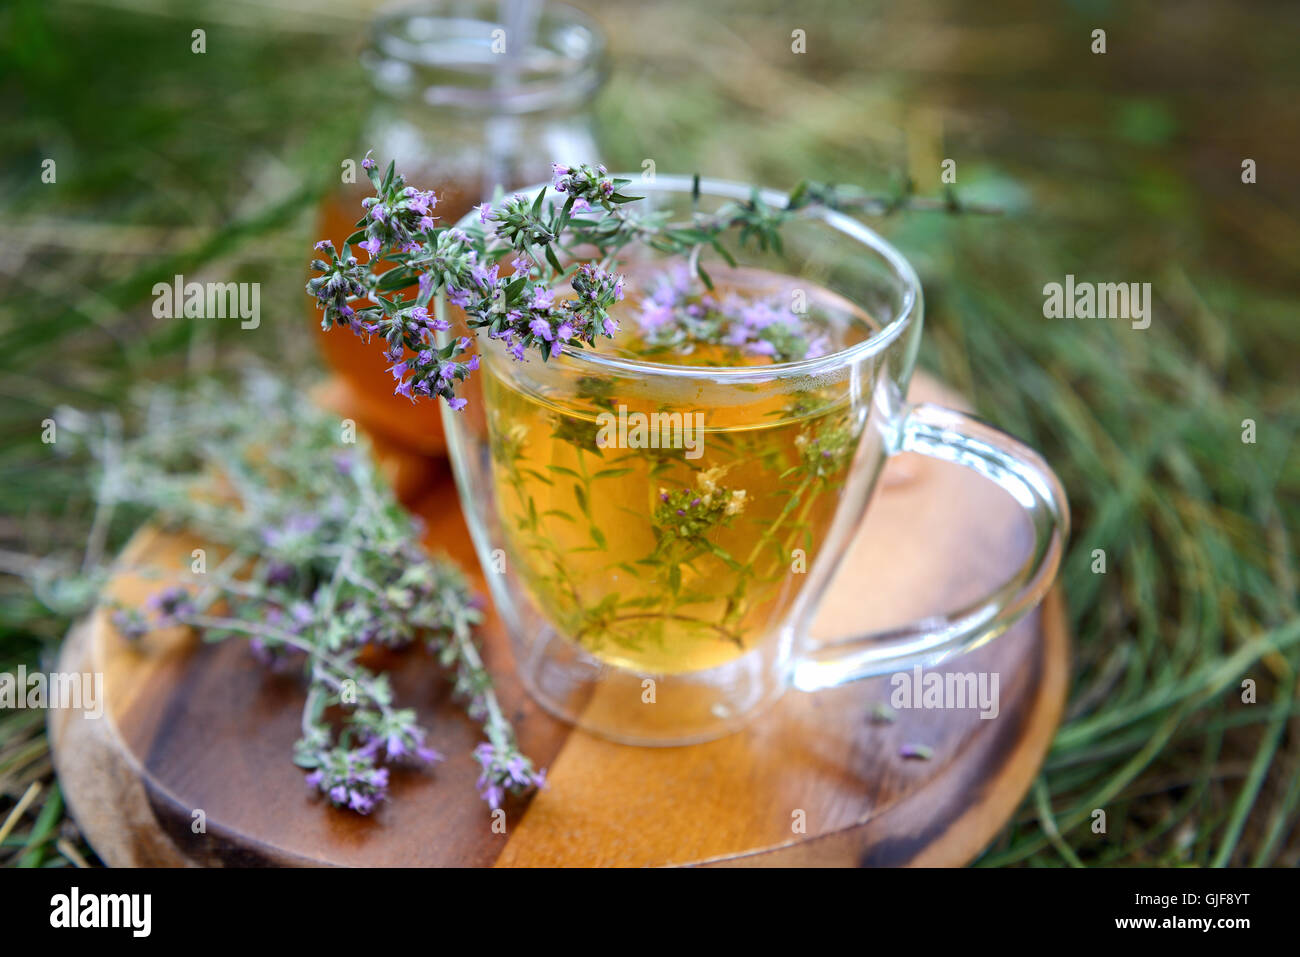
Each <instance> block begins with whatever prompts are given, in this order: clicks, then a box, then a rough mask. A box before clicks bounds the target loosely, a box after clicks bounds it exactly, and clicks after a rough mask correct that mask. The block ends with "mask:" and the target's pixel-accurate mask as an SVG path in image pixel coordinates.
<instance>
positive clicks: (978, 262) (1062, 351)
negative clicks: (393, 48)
mask: <svg viewBox="0 0 1300 957" xmlns="http://www.w3.org/2000/svg"><path fill="white" fill-rule="evenodd" d="M138 6H140V7H141V8H142V9H143V8H151V9H154V8H152V7H151V5H150V4H149V3H147V2H145V0H141V2H140V3H139V4H138ZM1128 7H1129V5H1120V4H1115V3H1094V2H1075V3H1068V4H1067V3H1061V4H1043V3H1030V2H1028V0H1024V2H1018V3H1011V4H1008V5H1004V12H1003V13H1001V14H999V15H998V16H994V15H993V14H990V13H986V12H984V11H983V9H982V8H978V7H972V6H970V5H968V4H960V3H957V2H956V0H947V2H924V3H918V4H908V5H907V6H906V10H907V13H906V15H903V14H901V13H898V12H890V10H891V9H892V10H895V11H896V9H897V8H889V7H886V6H885V5H876V4H865V5H863V4H860V3H847V2H843V3H837V4H833V5H830V6H829V7H826V8H819V9H818V10H817V11H813V10H809V11H808V12H803V11H800V12H798V13H796V14H788V13H782V12H781V10H782V9H783V8H782V6H781V5H779V4H776V3H758V4H755V3H744V4H742V3H739V2H735V3H731V4H720V5H717V6H714V7H710V8H707V9H705V8H704V5H697V4H686V3H676V2H674V3H667V4H663V5H661V6H652V7H648V6H644V5H641V4H635V3H631V2H625V3H618V4H614V5H609V4H601V5H600V6H599V7H598V8H594V9H595V12H596V15H597V16H598V17H599V18H600V19H601V20H602V22H603V23H604V24H605V26H606V27H607V28H608V29H609V30H610V32H611V34H612V49H613V52H614V55H615V57H616V61H615V72H614V75H613V77H612V80H611V82H610V84H609V86H608V88H607V89H606V91H605V94H604V95H603V96H602V98H601V100H600V102H599V104H598V108H597V118H598V120H599V128H600V134H601V141H602V144H603V146H604V148H605V151H606V156H607V157H608V161H609V164H610V165H611V166H612V167H621V168H630V169H634V170H635V169H640V168H641V165H642V160H643V159H645V158H652V159H654V161H655V163H656V166H657V168H658V170H659V171H661V172H670V171H671V172H675V171H684V172H690V171H695V170H699V171H701V172H705V173H708V174H710V175H716V176H731V177H735V178H748V179H753V180H756V181H762V182H764V183H767V184H771V185H778V186H779V185H784V184H789V183H793V182H794V181H795V180H797V179H798V178H800V177H804V176H808V177H812V178H816V179H821V180H838V181H842V182H851V183H855V184H858V185H863V186H867V187H872V188H883V187H886V186H887V185H888V183H889V182H890V179H891V176H897V175H899V174H906V175H910V176H911V177H913V178H914V179H915V180H916V182H917V184H918V188H920V189H921V190H922V191H933V190H936V189H937V188H938V186H939V183H938V173H939V170H938V163H939V161H940V160H941V159H943V158H944V157H952V158H954V159H956V160H957V169H958V182H957V188H958V190H959V192H960V193H961V195H962V196H963V197H964V198H966V199H970V200H979V201H989V202H994V203H998V204H1000V205H1002V206H1003V207H1004V208H1006V210H1007V214H1006V215H1005V216H1003V217H998V218H996V219H980V218H975V217H968V218H962V217H958V218H950V217H944V216H941V215H913V216H910V217H907V218H903V219H896V220H890V221H889V222H887V223H885V224H883V225H882V226H881V228H882V230H883V231H884V232H886V234H887V235H889V236H890V238H891V239H892V240H893V241H894V242H895V243H897V244H898V245H899V246H900V247H901V248H902V249H903V250H904V251H905V252H906V253H907V254H908V255H909V256H910V257H911V258H913V260H914V261H915V262H916V264H917V267H918V269H919V271H920V272H921V275H922V281H923V284H924V286H925V291H926V298H927V330H926V338H925V344H924V346H923V348H922V353H921V362H922V364H923V365H925V366H926V367H928V368H929V369H931V370H932V371H935V372H937V373H938V374H939V375H941V376H942V377H943V378H945V379H946V380H947V381H949V382H950V383H952V384H953V385H954V386H956V387H958V388H959V389H961V390H963V391H964V392H965V393H966V394H967V395H968V396H969V397H970V399H971V401H972V402H973V403H974V405H975V406H976V408H977V410H978V411H979V413H980V414H981V415H983V416H984V417H985V418H987V419H989V420H990V421H992V422H994V423H996V424H998V425H1000V426H1002V427H1004V428H1006V429H1008V430H1010V431H1012V432H1014V433H1016V434H1017V435H1019V436H1021V437H1022V438H1024V439H1025V440H1026V441H1028V442H1029V443H1031V444H1032V445H1034V446H1035V447H1037V448H1039V449H1041V450H1042V451H1043V453H1044V454H1045V456H1046V457H1047V458H1048V460H1049V461H1050V462H1051V463H1052V464H1053V466H1054V467H1055V468H1056V469H1057V471H1058V472H1059V474H1060V475H1061V478H1062V479H1063V481H1064V483H1065V485H1066V488H1067V490H1068V492H1069V495H1070V499H1071V503H1072V506H1073V511H1074V525H1075V533H1074V538H1073V541H1072V544H1071V549H1070V553H1069V555H1068V558H1067V560H1066V563H1065V567H1064V570H1063V573H1062V583H1063V587H1064V590H1065V594H1066V598H1067V603H1068V608H1069V620H1070V626H1071V630H1072V633H1073V635H1074V647H1073V654H1074V660H1073V673H1072V688H1071V694H1070V701H1069V705H1068V712H1067V716H1066V720H1065V722H1064V724H1063V726H1062V728H1061V730H1060V732H1059V733H1058V735H1057V738H1056V741H1055V743H1054V745H1053V748H1052V750H1051V752H1050V754H1049V755H1048V758H1047V761H1046V763H1045V765H1044V767H1043V770H1042V773H1041V775H1040V777H1039V779H1038V780H1037V782H1036V783H1035V786H1034V787H1033V788H1032V789H1031V792H1030V794H1029V795H1027V797H1026V799H1025V801H1024V804H1023V806H1022V807H1021V809H1020V810H1019V812H1018V813H1017V814H1016V815H1015V817H1014V818H1013V820H1012V822H1011V823H1010V824H1009V825H1008V826H1007V828H1006V829H1005V830H1004V832H1003V833H1002V834H1001V835H1000V836H999V837H998V838H997V839H996V840H995V841H994V843H993V844H992V846H991V847H990V848H989V849H988V851H987V852H986V853H985V854H984V855H983V856H982V857H981V859H980V860H979V862H978V863H979V864H980V865H982V866H996V865H1013V864H1014V865H1022V866H1075V865H1079V864H1083V865H1115V864H1121V865H1164V866H1181V865H1201V866H1216V865H1224V864H1231V865H1261V864H1263V865H1278V864H1284V865H1295V864H1296V863H1297V862H1300V834H1297V833H1296V828H1295V822H1296V820H1297V818H1298V817H1300V718H1298V717H1297V716H1298V714H1300V699H1298V698H1297V675H1298V674H1300V672H1298V668H1297V666H1298V665H1300V610H1298V608H1297V597H1296V560H1295V554H1296V534H1297V529H1300V457H1297V456H1296V455H1295V453H1294V449H1295V440H1296V436H1297V430H1298V429H1300V390H1298V389H1297V368H1300V329H1298V327H1297V323H1296V308H1297V304H1296V299H1295V294H1294V278H1293V277H1294V275H1295V274H1296V271H1297V267H1300V263H1298V262H1297V257H1298V256H1300V217H1297V211H1296V208H1295V205H1294V202H1293V200H1294V194H1295V191H1294V186H1293V183H1291V181H1290V177H1292V175H1293V171H1294V170H1295V169H1296V168H1297V165H1298V164H1297V161H1298V160H1300V155H1297V154H1298V153H1300V144H1298V142H1297V140H1296V138H1295V137H1294V136H1293V135H1291V136H1288V135H1285V134H1286V131H1285V129H1284V127H1283V126H1281V125H1280V122H1281V120H1280V118H1281V117H1282V116H1283V115H1285V114H1286V108H1285V104H1288V103H1292V102H1294V101H1295V98H1296V96H1297V93H1298V92H1300V91H1298V90H1297V86H1300V70H1298V69H1297V65H1296V63H1295V61H1294V52H1293V44H1291V42H1290V38H1292V37H1294V36H1295V35H1296V28H1297V26H1300V24H1297V23H1296V20H1297V13H1296V12H1295V10H1294V9H1293V8H1291V7H1288V6H1287V5H1284V4H1282V3H1264V4H1256V5H1251V7H1250V8H1248V9H1244V8H1241V7H1239V6H1237V5H1228V4H1222V5H1218V7H1217V9H1216V8H1197V9H1196V10H1195V11H1186V12H1185V13H1183V14H1180V16H1179V17H1177V18H1170V17H1162V16H1161V15H1160V12H1159V10H1158V9H1156V8H1150V7H1146V6H1143V7H1141V8H1135V9H1132V10H1130V9H1129V8H1128ZM213 9H215V8H214V7H213V6H212V5H199V6H197V7H195V8H194V10H195V11H197V12H191V11H190V10H189V8H188V7H187V6H186V5H168V6H164V5H162V4H157V6H156V10H155V12H153V13H125V12H121V10H119V9H116V8H114V7H112V6H109V5H107V4H104V5H100V4H96V3H89V2H82V3H66V2H63V3H58V2H56V3H38V2H33V0H19V2H17V3H15V4H10V5H9V6H8V7H7V8H6V9H5V10H4V11H3V12H0V93H2V94H3V95H2V96H0V104H3V105H0V122H3V124H4V128H5V130H6V133H5V137H4V138H3V145H2V146H0V149H3V151H4V154H3V164H2V165H0V195H3V196H4V197H5V204H6V216H5V219H4V226H3V229H4V230H5V247H6V252H7V253H8V255H7V257H6V260H7V261H6V263H5V268H4V269H3V271H0V288H3V291H4V295H3V296H0V356H3V359H0V397H3V399H4V400H5V401H3V402H0V516H2V518H0V549H3V552H0V570H6V569H8V570H13V569H16V568H17V567H18V566H19V565H20V564H21V562H22V561H23V559H21V558H20V557H19V556H20V555H28V556H31V555H35V556H63V555H74V556H76V555H79V554H80V551H81V550H82V549H84V547H85V542H86V536H87V533H88V530H89V528H90V526H91V523H92V515H93V507H92V504H91V499H90V496H89V494H88V493H89V490H88V489H87V487H86V482H85V475H84V474H83V472H82V470H81V469H80V467H79V466H80V463H78V462H77V461H74V460H71V459H65V458H61V457H59V456H58V455H57V454H55V452H56V450H57V446H55V447H53V448H51V447H49V446H44V445H42V444H41V442H40V438H39V435H40V422H41V420H42V419H43V418H45V417H46V416H47V415H49V413H50V410H52V409H53V408H54V407H56V406H58V405H60V404H64V403H68V404H74V405H77V406H79V407H83V408H95V407H116V406H117V405H119V404H120V403H121V400H122V397H123V396H124V395H125V394H126V392H127V391H128V390H129V389H131V388H133V387H136V386H138V385H141V384H144V383H148V382H153V381H168V382H175V381H178V380H179V381H184V380H185V379H186V378H193V377H195V376H199V375H206V374H209V373H211V372H214V371H220V370H222V369H229V368H235V367H238V366H239V365H240V364H241V363H243V362H244V361H245V360H246V358H247V357H248V356H250V355H260V356H263V357H269V358H271V360H272V361H275V362H278V363H281V364H282V365H283V366H284V367H285V368H286V369H299V368H302V367H304V366H309V365H310V364H311V363H312V362H314V361H315V360H314V356H313V355H312V351H311V347H310V343H309V341H308V340H307V339H306V337H305V336H304V335H303V334H302V333H303V330H304V328H305V319H304V309H305V307H304V305H303V299H304V297H303V295H302V291H301V283H302V279H303V258H304V250H305V248H306V245H307V242H308V241H309V239H310V238H311V237H310V228H311V227H310V221H311V216H310V212H309V211H310V208H311V206H312V203H313V201H314V200H313V197H314V196H315V195H316V194H317V193H318V191H319V190H320V189H322V188H324V186H325V184H326V182H327V178H328V177H329V176H331V175H333V171H334V170H335V169H336V168H337V157H340V156H344V155H349V154H350V153H351V152H354V150H353V149H352V144H351V140H350V137H351V135H352V133H353V131H354V129H355V127H356V124H357V119H358V115H359V113H358V111H359V110H360V108H361V91H362V90H363V83H364V81H363V79H362V77H361V74H360V71H359V69H358V68H357V67H356V66H355V60H354V57H353V54H352V52H351V51H352V40H351V38H350V33H352V32H354V31H351V30H344V29H341V28H340V25H341V24H345V23H346V22H347V21H346V16H347V14H346V13H344V14H342V15H340V16H333V17H331V18H329V19H327V20H326V21H325V22H324V23H323V24H322V25H321V26H320V29H319V30H314V29H313V28H312V25H311V24H306V25H304V24H294V23H291V22H290V23H287V22H286V20H285V18H280V17H276V16H275V15H274V11H271V12H270V13H257V12H256V11H255V9H254V8H253V7H252V6H251V5H250V6H248V7H237V8H232V9H235V10H237V11H238V12H237V13H235V14H227V15H226V18H225V20H224V21H222V22H214V23H213V24H212V25H211V27H210V29H209V35H208V50H209V52H208V53H207V54H205V55H202V56H196V55H194V54H191V53H190V52H189V31H190V30H191V29H192V28H193V26H194V25H195V24H197V23H204V22H207V21H206V20H205V19H204V17H210V16H212V12H211V11H212V10H213ZM330 9H332V10H336V11H337V10H341V9H343V8H341V7H339V6H332V7H330ZM239 16H247V17H248V18H249V22H248V24H247V25H244V26H240V25H238V23H237V22H227V21H230V20H232V19H237V17H239ZM666 24H673V26H672V27H671V29H670V28H668V27H667V26H665V25H666ZM259 25H260V26H259ZM1098 25H1100V26H1103V27H1104V28H1106V29H1107V31H1108V41H1109V48H1108V52H1107V53H1106V54H1105V55H1104V56H1094V55H1092V54H1090V53H1088V51H1087V45H1088V40H1087V38H1088V36H1089V33H1090V31H1091V29H1093V28H1094V26H1098ZM795 28H801V29H805V30H806V31H807V35H808V52H807V53H806V54H803V55H795V54H792V53H790V48H789V43H790V32H791V30H793V29H795ZM683 38H690V45H689V46H687V45H684V44H685V41H684V40H683ZM46 157H55V158H56V159H57V161H58V177H59V178H58V182H57V184H54V185H49V184H42V183H41V182H40V180H39V170H40V163H41V160H42V159H43V158H46ZM1244 157H1251V158H1254V159H1255V160H1256V161H1257V163H1258V167H1259V182H1258V183H1256V184H1253V185H1246V184H1243V183H1241V181H1240V164H1241V160H1242V159H1243V158H1244ZM175 272H183V273H185V274H186V275H187V276H188V275H191V274H193V275H196V276H198V275H203V274H210V275H211V276H213V277H217V278H227V277H228V276H232V275H237V276H238V277H240V278H247V279H252V280H254V281H259V282H261V283H262V284H263V291H262V297H263V298H262V302H263V313H264V319H263V324H262V327H261V328H260V329H259V330H256V331H255V332H254V331H241V330H239V329H238V326H237V324H224V325H223V324H221V323H220V322H217V323H214V324H204V323H202V322H184V321H166V320H155V319H153V317H152V316H151V315H150V312H149V291H150V288H151V287H152V284H153V282H155V281H158V279H159V278H163V279H165V278H167V277H169V276H171V275H172V274H174V273H175ZM1066 273H1073V274H1074V275H1075V276H1077V277H1078V278H1080V279H1081V280H1083V279H1091V280H1094V281H1120V280H1124V281H1140V282H1150V283H1151V284H1152V288H1153V296H1154V301H1155V305H1154V318H1153V322H1152V325H1151V327H1150V328H1149V329H1147V330H1144V331H1137V330H1132V329H1130V328H1128V326H1127V325H1126V324H1123V323H1119V322H1113V321H1102V320H1048V319H1045V318H1043V315H1042V302H1043V297H1042V287H1043V284H1044V283H1046V282H1052V281H1056V282H1059V281H1062V279H1063V278H1064V276H1065V274H1066ZM1245 419H1252V420H1254V422H1255V428H1256V441H1255V442H1254V443H1253V444H1246V443H1244V442H1243V441H1242V432H1243V425H1242V423H1243V420H1245ZM128 531H129V529H126V528H113V529H111V530H110V533H111V534H110V535H109V544H110V546H111V545H112V544H113V543H115V542H117V541H120V539H121V537H122V536H123V535H124V534H126V533H127V532H128ZM1094 549H1103V550H1104V551H1105V554H1106V572H1105V573H1104V574H1096V573H1094V572H1093V571H1092V566H1093V561H1094V560H1093V550H1094ZM0 595H2V596H3V602H0V670H13V668H15V667H16V666H17V664H18V663H19V662H26V663H28V664H29V666H30V665H33V664H35V663H37V662H39V661H41V660H46V661H47V662H48V660H49V658H50V656H51V655H52V654H53V652H54V650H55V648H56V647H57V643H58V641H59V640H60V639H61V637H62V635H63V634H64V632H65V630H66V628H67V626H68V621H67V619H65V618H61V617H59V616H58V615H55V614H53V613H51V612H49V611H48V610H46V609H45V608H44V607H43V606H42V605H40V604H38V603H37V602H36V601H35V600H34V599H33V598H32V597H31V596H30V594H29V593H28V592H27V591H26V589H25V588H24V587H23V586H22V585H21V583H19V582H18V580H17V579H14V578H10V577H0ZM1243 679H1251V680H1253V681H1254V682H1255V685H1256V693H1257V701H1256V703H1254V704H1246V703H1243V701H1242V688H1241V683H1242V680H1243ZM34 782H41V783H42V788H41V791H40V793H39V794H38V796H37V797H36V799H35V800H34V801H33V802H32V803H31V804H30V806H29V807H27V809H26V811H25V813H24V814H22V815H21V817H20V818H19V819H16V821H15V824H14V827H13V829H12V831H11V833H10V835H9V837H8V838H6V839H5V841H4V842H3V844H0V861H4V862H6V863H8V864H14V865H26V866H51V865H58V864H67V863H69V857H68V855H67V853H66V852H65V850H61V849H60V845H59V843H58V842H59V841H60V840H62V842H63V844H62V846H63V847H64V848H67V849H71V850H72V851H74V852H75V850H76V848H77V847H78V846H79V845H77V844H76V837H75V830H73V829H72V826H71V824H70V822H66V821H61V820H60V818H61V816H62V814H63V808H62V801H61V799H60V798H59V796H58V791H57V786H56V785H54V783H53V780H52V777H51V773H50V765H49V757H48V752H47V750H46V748H45V744H44V739H43V728H42V726H41V724H40V722H39V721H38V720H35V719H33V718H32V716H31V714H30V713H25V712H15V713H13V714H5V715H2V716H0V823H3V821H4V819H5V818H6V817H7V816H8V815H9V813H10V809H11V808H12V807H13V806H14V805H15V803H16V802H17V801H18V800H20V799H21V798H22V796H23V794H24V793H26V791H27V790H28V788H29V787H30V786H31V785H32V784H33V783H34ZM1096 809H1102V810H1104V811H1105V812H1106V819H1107V829H1106V833H1104V834H1099V833H1094V831H1093V829H1092V822H1093V812H1094V810H1096ZM81 853H89V852H88V851H87V850H86V849H85V848H84V846H82V847H81Z"/></svg>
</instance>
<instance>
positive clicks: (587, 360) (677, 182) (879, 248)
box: [457, 173, 922, 382]
mask: <svg viewBox="0 0 1300 957" xmlns="http://www.w3.org/2000/svg"><path fill="white" fill-rule="evenodd" d="M610 175H611V176H613V177H614V178H616V179H629V180H632V181H633V185H631V186H628V187H627V189H628V191H629V192H630V193H642V192H655V193H683V194H686V195H690V194H691V192H692V191H693V190H694V188H695V180H694V178H693V177H689V176H669V175H658V176H656V177H655V179H654V181H653V182H647V181H641V179H640V176H641V174H640V173H612V174H610ZM550 185H551V184H549V183H545V184H538V185H536V186H530V187H528V188H527V189H521V190H514V191H512V192H513V193H514V194H517V195H521V196H526V197H528V198H530V199H531V198H533V197H535V196H536V195H537V194H538V193H539V192H540V191H541V190H542V189H544V188H550ZM699 192H700V195H703V196H716V197H721V198H723V199H730V200H748V199H749V198H750V196H751V195H752V194H753V192H754V187H752V186H749V185H747V184H745V183H737V182H732V181H728V180H716V179H701V180H700V181H699ZM758 195H759V198H760V199H761V200H762V201H763V203H765V204H767V205H768V206H771V207H774V208H777V209H781V208H784V207H785V203H786V198H787V196H786V194H785V193H782V192H780V191H779V190H772V189H760V190H759V191H758ZM798 215H800V216H805V217H808V218H811V219H815V220H819V221H820V222H822V223H824V224H826V225H827V226H828V227H830V228H831V229H833V230H835V231H836V232H838V233H840V234H842V235H844V236H845V237H847V238H848V239H849V240H851V241H854V242H857V243H859V244H860V245H862V246H865V247H866V248H868V249H869V250H871V251H872V252H873V253H874V254H875V255H876V256H877V257H879V259H880V260H881V261H882V262H883V263H884V264H885V265H886V267H887V268H888V270H889V273H890V276H891V278H892V279H893V280H894V281H895V282H897V284H898V286H899V290H900V301H899V303H898V306H897V307H896V308H895V309H894V310H893V314H892V315H891V316H890V317H889V319H888V321H884V322H882V323H881V326H880V328H879V329H877V330H876V331H875V332H874V333H872V334H871V335H870V336H868V337H867V338H865V339H863V340H861V341H859V342H855V343H853V344H852V345H849V346H845V347H844V348H843V349H839V350H837V351H834V352H830V353H827V354H826V355H821V356H816V357H814V358H810V359H796V360H794V361H790V362H773V363H771V364H769V365H762V366H698V365H695V366H689V365H678V364H674V363H663V362H653V361H650V360H646V359H629V358H625V357H623V356H613V355H606V354H601V353H598V352H595V351H592V350H589V349H580V348H577V347H575V346H565V347H564V348H563V349H562V350H561V352H560V354H561V355H562V356H564V357H565V358H566V359H568V360H570V361H572V362H574V363H577V364H579V365H583V366H586V367H588V368H591V369H597V370H603V371H605V372H608V373H622V374H629V373H631V374H634V375H654V376H665V375H669V376H675V377H679V378H684V379H702V380H709V381H719V380H727V381H731V382H769V381H771V380H772V379H775V378H785V377H794V376H799V377H808V376H818V375H824V374H828V373H831V372H834V371H835V370H838V369H842V368H844V367H845V366H847V365H851V364H854V363H857V362H860V361H862V360H863V359H867V358H869V357H871V356H875V355H878V354H879V353H881V352H883V351H884V350H885V349H887V348H889V346H890V345H892V344H893V343H894V342H895V341H897V340H898V339H899V337H900V336H902V335H903V333H904V332H906V330H907V329H908V327H909V326H911V324H912V321H913V319H914V318H915V317H916V316H918V315H919V314H920V308H921V301H922V297H921V281H920V279H919V278H917V275H916V270H915V269H914V268H913V267H912V264H911V263H909V262H908V261H907V259H906V257H904V256H903V254H902V253H901V252H899V251H898V249H896V248H895V247H894V246H892V245H891V244H890V243H889V242H888V241H887V240H885V238H884V237H882V236H881V235H880V234H879V233H877V232H876V231H875V230H873V229H870V228H869V227H867V226H865V225H863V224H862V223H860V222H858V221H857V220H856V219H853V218H852V217H850V216H846V215H844V214H843V213H837V212H835V211H833V210H829V209H825V208H821V207H805V208H804V209H802V210H800V211H799V214H798ZM477 216H478V213H476V212H470V213H467V214H466V215H465V216H464V217H463V218H462V219H461V220H460V222H459V223H457V225H458V226H466V225H469V224H470V223H471V222H472V221H473V220H474V219H475V218H477Z"/></svg>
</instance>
